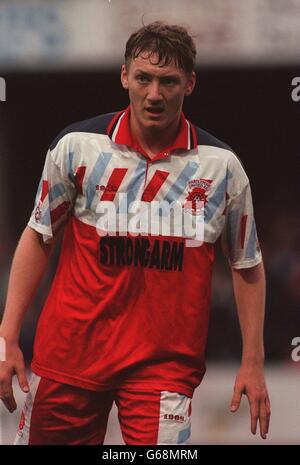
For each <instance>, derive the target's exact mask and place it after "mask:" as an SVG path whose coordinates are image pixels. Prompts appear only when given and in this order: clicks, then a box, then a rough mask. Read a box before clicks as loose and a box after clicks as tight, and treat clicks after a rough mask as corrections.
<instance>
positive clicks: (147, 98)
mask: <svg viewBox="0 0 300 465" xmlns="http://www.w3.org/2000/svg"><path fill="white" fill-rule="evenodd" d="M156 60H157V56H156V55H153V56H152V57H150V58H149V55H148V53H142V54H141V55H139V56H138V57H137V58H135V59H134V60H131V61H130V63H129V64H128V65H127V67H126V65H123V66H122V71H121V82H122V85H123V87H124V89H128V91H129V99H130V103H131V108H132V113H133V118H134V121H135V122H136V123H137V124H138V126H139V128H140V129H142V130H145V131H155V132H157V131H158V132H159V131H161V130H164V129H166V128H168V127H172V125H174V126H175V125H177V124H178V121H179V118H180V113H181V110H182V104H183V100H184V97H185V96H186V95H190V94H191V93H192V91H193V89H194V86H195V81H196V76H195V73H194V72H193V73H192V74H191V75H187V74H186V73H185V71H183V70H182V69H179V68H177V67H176V66H175V64H172V63H171V64H169V65H168V66H158V65H156V64H153V63H156ZM151 62H152V63H151Z"/></svg>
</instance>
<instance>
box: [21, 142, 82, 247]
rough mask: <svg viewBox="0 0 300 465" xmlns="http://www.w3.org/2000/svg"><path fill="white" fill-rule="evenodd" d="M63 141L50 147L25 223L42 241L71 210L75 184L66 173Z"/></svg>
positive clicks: (48, 238)
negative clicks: (32, 205) (38, 234)
mask: <svg viewBox="0 0 300 465" xmlns="http://www.w3.org/2000/svg"><path fill="white" fill-rule="evenodd" d="M66 159H67V156H66V154H65V151H64V147H63V144H62V145H58V146H57V147H56V148H55V149H54V150H49V151H48V153H47V156H46V160H45V165H44V169H43V173H42V177H41V180H40V184H39V187H38V191H37V194H36V198H35V204H34V208H33V211H32V214H31V217H30V220H29V222H28V226H29V227H31V228H33V229H34V230H35V231H37V232H39V233H40V234H42V236H43V240H44V242H45V243H51V242H53V238H54V237H55V235H56V234H57V232H58V231H59V230H60V228H61V227H62V226H63V225H64V224H65V223H66V221H67V220H68V217H69V216H70V213H71V211H72V208H73V205H74V200H75V196H76V188H75V185H74V182H72V179H70V177H68V172H67V167H66Z"/></svg>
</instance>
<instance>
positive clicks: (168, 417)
mask: <svg viewBox="0 0 300 465" xmlns="http://www.w3.org/2000/svg"><path fill="white" fill-rule="evenodd" d="M164 419H165V420H173V421H176V422H177V423H183V422H184V416H182V415H173V414H172V413H165V414H164Z"/></svg>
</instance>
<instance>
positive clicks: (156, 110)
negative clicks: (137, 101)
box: [146, 107, 164, 115]
mask: <svg viewBox="0 0 300 465" xmlns="http://www.w3.org/2000/svg"><path fill="white" fill-rule="evenodd" d="M146 111H148V112H149V113H151V114H152V115H159V114H161V113H162V112H163V111H164V109H163V108H161V107H147V108H146Z"/></svg>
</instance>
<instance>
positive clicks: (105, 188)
mask: <svg viewBox="0 0 300 465" xmlns="http://www.w3.org/2000/svg"><path fill="white" fill-rule="evenodd" d="M117 190H118V186H115V185H114V184H107V185H106V186H104V185H103V184H101V185H100V184H97V185H96V191H108V192H117Z"/></svg>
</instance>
